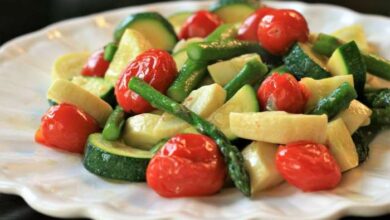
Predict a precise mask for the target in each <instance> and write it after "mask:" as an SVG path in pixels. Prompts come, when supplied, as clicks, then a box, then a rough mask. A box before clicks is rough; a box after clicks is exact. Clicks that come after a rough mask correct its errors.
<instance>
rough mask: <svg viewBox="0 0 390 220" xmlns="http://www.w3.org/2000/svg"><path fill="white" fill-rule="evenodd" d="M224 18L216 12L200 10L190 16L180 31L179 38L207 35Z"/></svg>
mask: <svg viewBox="0 0 390 220" xmlns="http://www.w3.org/2000/svg"><path fill="white" fill-rule="evenodd" d="M221 24H222V20H221V19H220V18H219V17H218V16H217V15H215V14H213V13H211V12H208V11H206V10H200V11H197V12H195V13H194V14H193V15H192V16H190V17H189V18H188V19H187V20H186V22H185V23H184V25H183V27H182V28H181V30H180V32H179V39H188V38H193V37H206V36H207V35H209V34H210V33H211V32H213V31H214V30H215V29H216V28H217V27H218V26H219V25H221Z"/></svg>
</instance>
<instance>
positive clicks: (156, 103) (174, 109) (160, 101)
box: [129, 77, 251, 196]
mask: <svg viewBox="0 0 390 220" xmlns="http://www.w3.org/2000/svg"><path fill="white" fill-rule="evenodd" d="M129 88H130V89H131V90H133V91H134V92H136V93H138V94H139V95H140V96H142V97H143V98H144V99H145V100H146V101H148V102H149V103H150V104H151V105H152V106H153V107H155V108H158V109H160V110H163V111H166V112H168V113H171V114H173V115H175V116H176V117H179V118H181V119H182V120H184V121H186V122H188V123H189V124H191V125H193V126H194V127H195V128H196V129H197V130H198V131H199V132H201V133H203V134H206V135H208V136H210V137H211V138H213V139H214V140H215V142H216V143H217V145H218V147H219V149H220V151H221V153H222V155H223V156H224V159H225V162H226V164H227V167H228V173H229V175H230V177H231V179H232V180H233V182H234V184H235V185H236V187H237V188H238V189H239V190H240V191H241V192H242V193H243V194H244V195H246V196H250V194H251V190H250V181H249V175H248V173H247V171H246V170H245V168H244V164H243V162H244V159H243V157H242V155H241V152H240V151H239V150H238V149H237V147H236V146H234V145H232V144H231V143H230V142H229V140H228V139H227V138H226V136H225V135H224V134H223V133H222V132H221V131H219V130H218V128H217V127H216V126H215V125H213V124H211V123H210V122H208V121H206V120H204V119H203V118H201V117H200V116H199V115H197V114H195V113H194V112H192V111H190V110H189V109H188V108H186V107H185V106H184V105H181V104H179V103H177V102H175V101H173V100H172V99H170V98H169V97H167V96H164V95H163V94H161V93H160V92H158V91H157V90H155V89H154V88H153V87H151V86H149V85H148V84H147V83H145V82H144V81H142V80H141V79H139V78H136V77H133V78H132V79H131V80H130V82H129Z"/></svg>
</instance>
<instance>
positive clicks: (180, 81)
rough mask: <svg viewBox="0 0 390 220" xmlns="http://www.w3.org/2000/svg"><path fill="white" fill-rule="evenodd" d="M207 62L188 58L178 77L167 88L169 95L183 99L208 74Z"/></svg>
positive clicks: (176, 99)
mask: <svg viewBox="0 0 390 220" xmlns="http://www.w3.org/2000/svg"><path fill="white" fill-rule="evenodd" d="M206 68H207V63H206V62H202V61H194V60H191V59H187V60H186V61H185V63H184V64H183V67H182V68H181V69H180V71H179V75H178V77H177V78H176V79H175V81H174V82H173V83H172V85H171V86H170V87H169V88H168V90H167V95H168V96H169V97H171V98H172V99H174V100H175V101H178V102H181V101H183V100H184V99H185V98H186V97H187V96H188V94H190V92H191V91H192V90H193V89H195V88H196V86H197V85H198V84H199V83H200V82H201V81H202V79H203V78H204V77H205V76H206V73H207V71H206Z"/></svg>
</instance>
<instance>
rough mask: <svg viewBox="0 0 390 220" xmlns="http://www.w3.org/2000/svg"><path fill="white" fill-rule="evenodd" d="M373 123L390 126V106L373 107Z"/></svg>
mask: <svg viewBox="0 0 390 220" xmlns="http://www.w3.org/2000/svg"><path fill="white" fill-rule="evenodd" d="M371 124H374V125H378V126H390V107H386V108H373V109H372V115H371Z"/></svg>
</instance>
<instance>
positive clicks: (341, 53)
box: [327, 41, 367, 97]
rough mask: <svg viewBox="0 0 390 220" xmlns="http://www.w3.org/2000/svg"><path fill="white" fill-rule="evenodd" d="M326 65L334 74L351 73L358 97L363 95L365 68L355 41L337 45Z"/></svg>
mask: <svg viewBox="0 0 390 220" xmlns="http://www.w3.org/2000/svg"><path fill="white" fill-rule="evenodd" d="M327 67H328V69H329V71H330V72H331V74H333V75H335V76H339V75H348V74H352V75H353V81H354V86H355V89H356V91H357V93H358V95H359V97H363V96H364V85H365V84H366V71H367V70H366V65H365V63H364V60H363V58H362V56H361V55H360V51H359V48H358V46H357V45H356V43H355V41H351V42H349V43H346V44H344V45H342V46H340V47H338V48H337V49H336V50H335V51H334V52H333V54H332V56H331V57H330V58H329V61H328V64H327Z"/></svg>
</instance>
